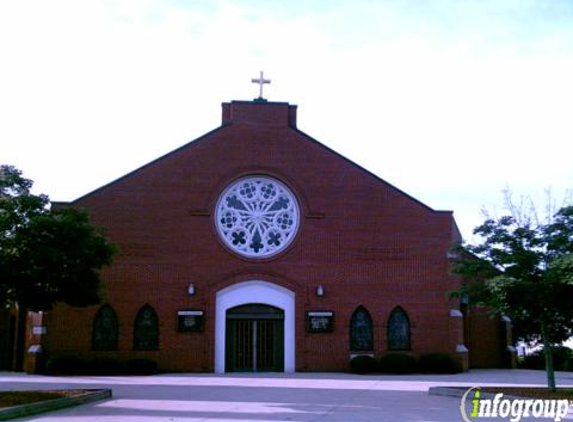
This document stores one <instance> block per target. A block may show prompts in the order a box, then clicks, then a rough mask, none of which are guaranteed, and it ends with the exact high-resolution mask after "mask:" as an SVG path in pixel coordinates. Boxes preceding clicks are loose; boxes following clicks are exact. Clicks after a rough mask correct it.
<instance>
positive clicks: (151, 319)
mask: <svg viewBox="0 0 573 422" xmlns="http://www.w3.org/2000/svg"><path fill="white" fill-rule="evenodd" d="M158 348H159V318H158V317H157V313H156V312H155V310H154V309H153V308H152V307H151V306H149V305H144V306H143V307H142V308H141V309H140V310H139V312H138V313H137V316H136V317H135V322H134V324H133V349H134V350H157V349H158Z"/></svg>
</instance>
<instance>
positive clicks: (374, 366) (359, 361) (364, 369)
mask: <svg viewBox="0 0 573 422" xmlns="http://www.w3.org/2000/svg"><path fill="white" fill-rule="evenodd" d="M350 370H351V371H352V372H353V373H355V374H370V373H372V372H376V371H377V370H378V361H377V360H376V359H374V358H373V357H372V356H368V355H359V356H354V357H353V358H352V359H350Z"/></svg>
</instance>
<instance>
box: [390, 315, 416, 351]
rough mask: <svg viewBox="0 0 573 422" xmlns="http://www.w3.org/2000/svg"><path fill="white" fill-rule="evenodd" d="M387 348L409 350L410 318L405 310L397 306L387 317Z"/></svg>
mask: <svg viewBox="0 0 573 422" xmlns="http://www.w3.org/2000/svg"><path fill="white" fill-rule="evenodd" d="M387 333H388V349H389V350H410V319H409V318H408V315H407V314H406V311H404V309H402V308H401V307H399V306H397V307H395V308H394V310H393V311H392V313H391V314H390V317H389V318H388V329H387Z"/></svg>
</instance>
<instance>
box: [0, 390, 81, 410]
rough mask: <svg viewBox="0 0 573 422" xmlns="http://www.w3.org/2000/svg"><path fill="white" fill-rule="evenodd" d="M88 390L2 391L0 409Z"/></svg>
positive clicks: (73, 394) (0, 393) (74, 394)
mask: <svg viewBox="0 0 573 422" xmlns="http://www.w3.org/2000/svg"><path fill="white" fill-rule="evenodd" d="M87 391H88V390H32V391H0V409H1V408H4V407H11V406H18V405H20V404H28V403H35V402H39V401H44V400H51V399H58V398H60V397H69V396H76V395H78V394H82V393H85V392H87Z"/></svg>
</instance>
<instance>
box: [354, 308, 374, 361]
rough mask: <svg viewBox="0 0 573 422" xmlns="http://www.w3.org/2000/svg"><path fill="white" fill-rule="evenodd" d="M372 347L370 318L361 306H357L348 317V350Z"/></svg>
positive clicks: (371, 348)
mask: <svg viewBox="0 0 573 422" xmlns="http://www.w3.org/2000/svg"><path fill="white" fill-rule="evenodd" d="M373 349H374V335H373V329H372V318H370V314H369V313H368V311H367V310H366V309H365V308H364V307H363V306H359V307H358V308H356V310H355V311H354V313H353V314H352V318H350V350H353V351H366V350H373Z"/></svg>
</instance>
